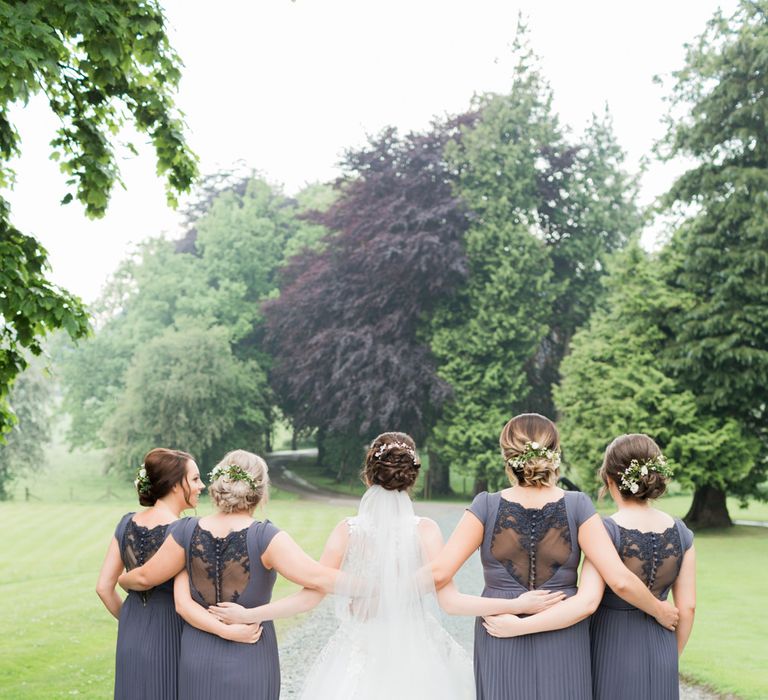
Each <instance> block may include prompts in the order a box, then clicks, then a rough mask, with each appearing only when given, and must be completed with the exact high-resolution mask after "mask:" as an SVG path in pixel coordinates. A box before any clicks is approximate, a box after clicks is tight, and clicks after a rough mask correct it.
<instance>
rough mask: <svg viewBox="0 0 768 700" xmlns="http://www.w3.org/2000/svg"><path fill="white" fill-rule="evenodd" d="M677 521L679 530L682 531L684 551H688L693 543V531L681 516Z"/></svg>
mask: <svg viewBox="0 0 768 700" xmlns="http://www.w3.org/2000/svg"><path fill="white" fill-rule="evenodd" d="M675 522H676V523H677V531H678V532H679V533H680V542H681V543H682V545H683V551H684V552H687V551H688V550H689V549H690V548H691V545H692V544H693V531H692V530H691V529H690V528H689V527H688V526H687V525H686V524H685V523H684V522H683V521H682V520H680V519H679V518H678V519H676V521H675Z"/></svg>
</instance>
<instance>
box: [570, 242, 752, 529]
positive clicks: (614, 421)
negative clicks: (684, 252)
mask: <svg viewBox="0 0 768 700" xmlns="http://www.w3.org/2000/svg"><path fill="white" fill-rule="evenodd" d="M606 288H607V292H606V295H605V297H604V298H603V299H602V300H601V302H600V303H599V305H598V308H597V309H596V310H595V312H594V313H593V315H592V317H591V318H590V320H589V323H588V325H587V326H585V327H584V328H582V329H580V330H579V331H577V333H576V334H575V336H574V338H573V342H572V344H571V352H570V354H569V355H568V356H567V357H566V358H565V359H564V360H563V363H562V366H561V372H562V382H561V384H560V386H559V387H558V388H557V389H556V391H555V397H556V400H557V406H558V414H559V425H560V430H561V434H562V438H563V444H564V446H565V449H564V457H565V461H566V463H567V464H568V465H569V467H570V468H571V469H573V470H574V471H575V475H576V479H577V480H578V482H579V484H580V485H581V486H582V488H585V489H587V490H590V491H595V490H596V487H597V485H598V479H597V470H598V468H599V467H600V464H601V463H602V458H603V453H604V452H605V448H606V447H607V446H608V443H609V442H610V441H611V440H612V439H613V438H615V437H617V436H618V435H621V434H623V433H628V432H632V433H634V432H642V433H646V434H648V435H650V436H651V437H652V438H654V439H655V440H656V441H657V443H658V444H659V446H660V447H661V448H662V449H663V450H664V452H665V453H666V455H667V456H668V457H669V458H670V459H671V460H672V462H673V463H674V465H675V479H676V480H677V481H679V482H680V483H681V484H683V485H684V486H689V487H690V486H694V487H695V488H696V489H709V488H719V487H721V486H722V485H723V484H725V483H727V482H730V481H738V480H740V479H742V478H744V477H745V476H746V475H747V474H748V473H749V470H750V465H751V463H752V462H753V460H754V457H755V455H756V454H757V452H758V450H759V444H758V443H757V441H755V440H754V438H752V437H750V436H747V435H746V434H745V433H744V431H743V430H742V429H741V427H740V425H739V423H738V422H737V421H735V420H733V419H732V418H723V417H719V416H716V415H708V414H706V413H704V412H702V411H701V409H700V408H699V406H698V403H697V399H696V396H695V395H694V393H693V392H692V391H690V390H688V389H686V388H685V387H683V386H681V384H680V383H679V382H678V381H677V380H676V379H675V378H674V377H673V376H671V375H670V373H669V372H668V371H667V369H666V368H665V365H664V363H663V362H662V360H661V358H662V357H663V354H664V349H665V347H666V346H667V345H668V343H669V340H670V336H671V329H670V328H669V326H668V325H667V319H669V318H670V316H672V315H674V314H675V313H676V312H677V309H678V307H680V306H681V305H683V306H684V305H685V304H686V303H687V302H686V300H685V299H681V297H680V296H679V295H678V294H677V293H676V292H675V291H674V290H671V289H670V288H669V287H668V286H667V285H666V283H665V281H664V277H663V268H662V265H661V264H660V262H659V260H658V259H657V258H652V257H651V256H649V255H648V254H647V253H645V252H643V250H642V249H641V248H640V246H639V245H638V244H637V243H636V242H635V243H634V244H632V245H631V246H630V247H629V248H628V250H627V251H626V252H625V253H623V254H621V255H619V256H617V258H616V259H615V260H613V261H612V264H611V274H610V275H609V276H608V278H607V279H606ZM726 456H727V457H726ZM726 515H727V514H726ZM696 524H697V525H698V524H700V523H698V522H697V523H696ZM717 524H720V525H725V524H730V521H729V520H727V519H726V520H724V521H721V522H719V523H717Z"/></svg>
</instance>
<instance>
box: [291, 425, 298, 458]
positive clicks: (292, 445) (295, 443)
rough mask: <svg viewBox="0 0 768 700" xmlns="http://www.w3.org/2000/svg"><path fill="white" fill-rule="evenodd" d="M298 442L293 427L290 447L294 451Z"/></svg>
mask: <svg viewBox="0 0 768 700" xmlns="http://www.w3.org/2000/svg"><path fill="white" fill-rule="evenodd" d="M298 444H299V438H298V436H297V434H296V428H293V430H291V449H292V450H293V451H294V452H296V450H297V449H298Z"/></svg>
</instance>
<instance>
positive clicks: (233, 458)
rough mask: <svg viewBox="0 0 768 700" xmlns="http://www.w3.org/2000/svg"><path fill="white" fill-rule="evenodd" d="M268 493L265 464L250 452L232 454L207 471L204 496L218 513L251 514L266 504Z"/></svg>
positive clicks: (240, 451) (239, 451)
mask: <svg viewBox="0 0 768 700" xmlns="http://www.w3.org/2000/svg"><path fill="white" fill-rule="evenodd" d="M268 490H269V471H268V469H267V463H266V462H265V461H264V460H263V459H262V458H261V457H259V456H258V455H255V454H253V452H246V451H245V450H233V451H232V452H227V454H225V455H224V457H223V458H222V460H221V461H220V462H219V463H218V464H217V465H216V466H215V467H214V468H213V469H212V470H211V485H210V486H209V487H208V493H210V494H211V500H212V501H213V504H214V505H215V506H216V508H217V509H218V510H219V511H220V512H221V513H235V512H241V511H247V512H249V513H252V512H253V510H254V508H256V506H257V505H259V503H263V502H265V501H266V498H267V494H268Z"/></svg>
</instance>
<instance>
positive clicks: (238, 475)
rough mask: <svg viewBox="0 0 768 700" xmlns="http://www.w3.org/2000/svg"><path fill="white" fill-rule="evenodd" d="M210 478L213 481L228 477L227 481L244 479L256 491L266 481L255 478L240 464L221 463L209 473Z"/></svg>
mask: <svg viewBox="0 0 768 700" xmlns="http://www.w3.org/2000/svg"><path fill="white" fill-rule="evenodd" d="M208 479H209V480H210V481H211V482H214V481H216V479H227V481H244V482H245V483H246V484H248V486H250V487H251V488H252V489H253V490H254V491H255V490H256V489H258V488H259V487H260V486H261V485H262V484H263V483H264V482H263V481H262V480H261V479H254V478H253V477H252V476H251V475H250V474H249V473H248V472H247V471H245V469H243V468H242V467H241V466H240V465H239V464H228V465H227V466H226V467H223V466H221V465H219V466H217V467H214V468H213V470H212V471H211V473H210V474H209V475H208Z"/></svg>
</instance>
